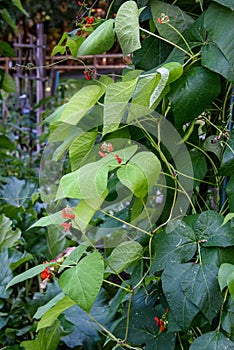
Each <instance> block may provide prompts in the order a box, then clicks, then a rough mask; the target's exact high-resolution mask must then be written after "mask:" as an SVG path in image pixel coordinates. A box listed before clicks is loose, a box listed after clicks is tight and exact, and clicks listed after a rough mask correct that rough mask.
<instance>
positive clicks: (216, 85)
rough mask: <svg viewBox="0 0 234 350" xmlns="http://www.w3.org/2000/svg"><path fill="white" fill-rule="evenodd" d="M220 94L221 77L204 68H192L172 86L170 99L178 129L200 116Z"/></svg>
mask: <svg viewBox="0 0 234 350" xmlns="http://www.w3.org/2000/svg"><path fill="white" fill-rule="evenodd" d="M219 92H220V80H219V76H218V75H217V74H215V73H213V72H211V71H208V70H207V69H205V68H203V67H199V66H198V67H192V68H191V69H189V70H188V71H186V72H185V73H184V75H182V77H181V78H180V79H178V80H177V81H176V82H174V83H173V84H171V91H170V92H169V95H168V97H169V99H170V101H171V104H172V109H173V112H174V117H175V123H176V125H177V126H178V127H181V126H182V125H183V124H185V123H187V122H189V121H191V120H193V119H194V118H196V117H197V116H199V115H200V114H201V113H202V112H203V111H204V110H205V109H206V108H208V107H209V105H210V104H211V102H212V101H213V100H214V99H215V98H216V97H217V96H218V94H219Z"/></svg>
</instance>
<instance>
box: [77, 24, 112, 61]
mask: <svg viewBox="0 0 234 350" xmlns="http://www.w3.org/2000/svg"><path fill="white" fill-rule="evenodd" d="M113 26H114V20H113V19H108V20H107V21H105V22H103V23H102V24H100V25H99V26H98V27H97V28H96V29H95V30H94V31H93V32H92V33H91V34H90V35H89V36H88V38H87V39H86V40H85V41H84V42H83V43H82V44H81V46H80V48H79V50H78V55H79V56H85V55H96V54H99V53H103V52H105V51H108V50H110V49H111V48H112V46H113V45H114V42H115V32H114V28H113Z"/></svg>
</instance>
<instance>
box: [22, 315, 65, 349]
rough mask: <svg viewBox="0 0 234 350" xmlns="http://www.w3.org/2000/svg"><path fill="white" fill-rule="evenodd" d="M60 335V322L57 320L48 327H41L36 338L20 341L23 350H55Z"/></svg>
mask: <svg viewBox="0 0 234 350" xmlns="http://www.w3.org/2000/svg"><path fill="white" fill-rule="evenodd" d="M60 336H61V328H60V322H59V320H57V321H56V322H55V323H54V324H53V326H51V327H50V328H46V329H42V330H41V331H40V332H39V333H38V336H37V339H36V340H26V341H23V342H21V345H22V346H23V347H24V349H25V350H42V349H43V350H56V349H57V348H58V345H59V341H60Z"/></svg>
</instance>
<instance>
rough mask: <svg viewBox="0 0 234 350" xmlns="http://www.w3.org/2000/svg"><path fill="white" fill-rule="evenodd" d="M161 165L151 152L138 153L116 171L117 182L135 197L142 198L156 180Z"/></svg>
mask: <svg viewBox="0 0 234 350" xmlns="http://www.w3.org/2000/svg"><path fill="white" fill-rule="evenodd" d="M160 170H161V164H160V161H159V160H158V158H157V157H156V156H155V155H154V154H153V153H151V152H146V151H144V152H140V153H137V154H136V155H134V156H133V157H132V158H131V159H130V161H129V162H128V163H127V164H126V165H124V166H122V167H121V168H119V169H118V170H117V176H118V178H119V180H120V181H121V182H122V183H123V184H124V185H125V186H127V187H128V188H129V189H130V190H131V191H132V192H133V194H134V195H135V196H136V197H139V198H144V197H145V196H146V195H147V194H148V193H149V191H150V189H151V187H152V186H153V185H154V184H155V183H156V181H157V180H158V177H159V174H160Z"/></svg>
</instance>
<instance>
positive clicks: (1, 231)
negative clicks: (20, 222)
mask: <svg viewBox="0 0 234 350" xmlns="http://www.w3.org/2000/svg"><path fill="white" fill-rule="evenodd" d="M11 226H12V221H11V220H10V219H9V218H8V217H6V216H5V215H0V251H2V250H3V249H4V248H10V247H13V246H14V245H15V244H16V243H17V242H19V239H20V237H21V231H20V229H19V228H17V229H16V230H15V231H13V230H12V227H11Z"/></svg>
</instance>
